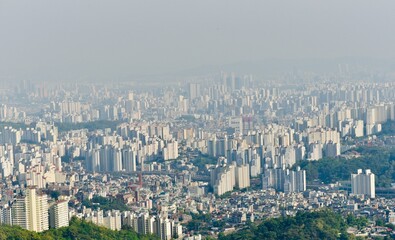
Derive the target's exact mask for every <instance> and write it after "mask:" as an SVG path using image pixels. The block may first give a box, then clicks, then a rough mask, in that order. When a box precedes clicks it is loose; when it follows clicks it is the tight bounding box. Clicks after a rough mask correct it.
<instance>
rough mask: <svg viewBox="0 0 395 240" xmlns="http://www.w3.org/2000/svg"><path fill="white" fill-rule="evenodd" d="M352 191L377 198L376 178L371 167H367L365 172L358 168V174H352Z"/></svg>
mask: <svg viewBox="0 0 395 240" xmlns="http://www.w3.org/2000/svg"><path fill="white" fill-rule="evenodd" d="M351 192H352V194H364V195H367V196H369V197H370V198H375V195H376V188H375V179H374V174H373V173H372V172H371V171H370V169H366V170H365V173H363V172H362V169H358V171H357V174H351Z"/></svg>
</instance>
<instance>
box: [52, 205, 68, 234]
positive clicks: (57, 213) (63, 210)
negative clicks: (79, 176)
mask: <svg viewBox="0 0 395 240" xmlns="http://www.w3.org/2000/svg"><path fill="white" fill-rule="evenodd" d="M49 226H50V227H51V228H60V227H67V226H69V208H68V201H66V200H60V201H56V202H55V203H53V204H52V205H51V207H50V208H49Z"/></svg>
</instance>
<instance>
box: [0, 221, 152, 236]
mask: <svg viewBox="0 0 395 240" xmlns="http://www.w3.org/2000/svg"><path fill="white" fill-rule="evenodd" d="M0 239H10V240H11V239H12V240H14V239H15V240H16V239H17V240H32V239H33V240H52V239H57V240H77V239H79V240H82V239H83V240H98V239H101V240H113V239H128V240H138V239H142V240H151V239H158V238H157V237H156V236H152V235H140V234H137V233H136V232H134V231H133V230H131V229H123V230H121V231H112V230H110V229H107V228H104V227H99V226H97V225H95V224H93V223H89V222H86V221H84V220H79V219H77V218H72V219H71V221H70V226H68V227H62V228H59V229H51V230H48V231H45V232H42V233H36V232H31V231H28V230H25V229H22V228H21V227H18V226H9V225H1V226H0Z"/></svg>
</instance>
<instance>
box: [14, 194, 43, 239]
mask: <svg viewBox="0 0 395 240" xmlns="http://www.w3.org/2000/svg"><path fill="white" fill-rule="evenodd" d="M12 218H13V219H12V222H13V225H19V226H21V227H22V228H25V229H27V230H30V231H35V232H42V231H45V230H48V201H47V195H45V194H37V192H36V188H35V187H28V188H27V189H26V195H25V196H20V197H18V198H17V199H16V200H15V202H14V203H13V205H12Z"/></svg>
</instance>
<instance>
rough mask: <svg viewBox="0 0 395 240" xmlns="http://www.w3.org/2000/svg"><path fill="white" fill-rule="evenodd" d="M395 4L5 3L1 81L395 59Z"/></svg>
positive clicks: (0, 9) (377, 0)
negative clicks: (278, 61) (282, 61)
mask: <svg viewBox="0 0 395 240" xmlns="http://www.w3.org/2000/svg"><path fill="white" fill-rule="evenodd" d="M394 13H395V1H393V0H387V1H381V0H369V1H368V0H325V1H324V0H322V1H321V0H289V1H282V0H272V1H265V0H256V1H253V0H251V1H248V0H239V1H232V0H200V1H189V0H182V1H179V0H159V1H150V0H139V1H132V0H122V1H121V0H105V1H104V0H64V1H60V0H23V1H22V0H0V78H3V79H4V78H10V79H13V78H15V79H20V78H32V79H37V78H44V79H45V78H48V79H57V78H58V79H64V78H95V77H110V76H111V77H112V76H113V77H117V76H129V75H139V74H159V73H169V72H177V71H183V70H185V69H191V68H195V67H201V66H211V65H214V66H218V65H223V64H230V63H235V62H245V61H252V62H259V61H261V60H262V59H268V58H292V59H299V58H320V59H322V58H324V59H325V58H338V57H349V56H352V57H354V56H357V57H360V56H362V57H375V58H391V59H392V58H394V57H395V56H394V55H395V31H394V28H395V14H394Z"/></svg>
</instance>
